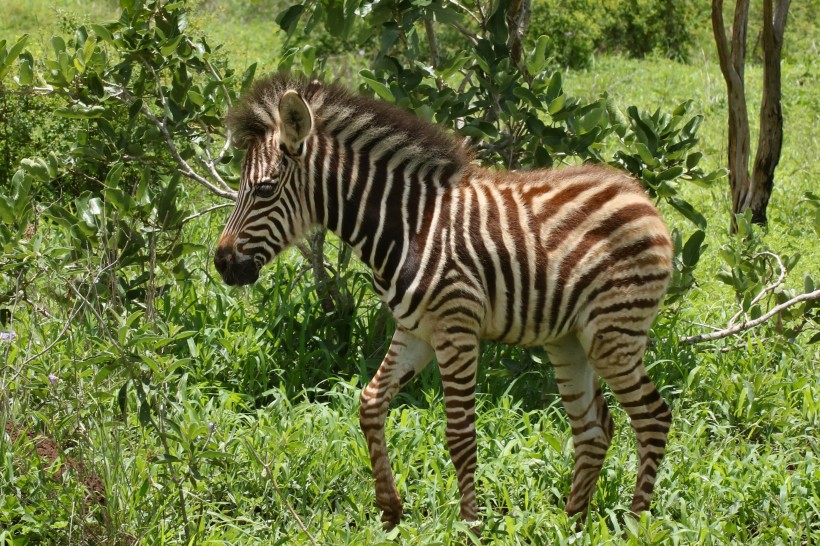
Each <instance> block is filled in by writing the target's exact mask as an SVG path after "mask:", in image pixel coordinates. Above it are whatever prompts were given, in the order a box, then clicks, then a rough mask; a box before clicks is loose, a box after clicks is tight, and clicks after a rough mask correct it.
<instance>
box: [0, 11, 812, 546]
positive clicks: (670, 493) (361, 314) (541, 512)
mask: <svg viewBox="0 0 820 546" xmlns="http://www.w3.org/2000/svg"><path fill="white" fill-rule="evenodd" d="M11 5H12V4H11V3H9V2H5V1H3V2H0V10H3V13H7V14H8V17H7V18H6V19H4V24H6V25H11V26H7V27H2V30H3V33H4V34H3V35H4V36H5V35H7V34H8V33H11V34H16V33H17V30H21V31H28V32H40V30H43V31H56V30H59V28H58V26H59V25H58V22H55V21H53V20H52V19H44V17H46V16H45V15H43V14H47V13H51V11H50V10H51V8H50V7H49V5H50V4H46V3H44V2H39V1H38V2H30V3H29V4H28V5H29V6H30V11H29V12H27V13H25V14H23V15H19V13H20V12H19V11H17V8H14V9H11V8H10V10H6V8H7V6H11ZM15 5H16V4H15ZM60 6H63V7H64V8H65V9H66V10H69V11H70V13H71V15H70V16H71V17H76V18H84V17H97V16H98V15H102V16H106V14H107V13H108V11H107V10H109V9H112V5H111V4H110V3H107V2H105V3H104V2H92V3H89V4H87V5H86V4H82V6H79V5H78V4H76V3H72V2H64V3H63V4H60ZM203 6H205V8H207V7H208V6H211V7H212V8H213V10H214V11H210V12H209V11H208V9H205V8H203V10H202V11H201V12H199V13H200V15H199V16H198V18H197V19H195V20H194V22H193V24H195V25H200V26H201V28H202V30H203V32H205V33H206V34H208V35H210V36H214V37H215V38H217V39H215V40H214V43H216V42H219V41H223V42H224V43H225V44H226V45H225V48H224V54H225V55H226V57H227V58H228V62H231V63H234V64H235V65H236V66H244V65H245V64H247V63H249V62H253V61H261V62H263V63H268V64H267V66H268V67H272V66H273V64H274V60H275V58H276V55H277V51H276V47H278V46H277V40H278V37H277V35H276V33H275V32H273V31H271V28H273V26H272V23H271V22H270V20H269V19H270V18H269V17H267V16H265V17H254V13H255V12H254V11H253V10H258V9H260V6H262V4H260V3H253V2H245V3H243V2H239V1H235V2H230V3H227V4H221V3H206V4H203ZM223 6H225V7H223ZM270 9H272V10H273V8H270ZM243 10H244V11H243ZM274 11H275V10H274ZM31 17H35V18H34V19H31ZM48 17H51V16H50V15H49V16H48ZM52 25H56V26H52ZM795 25H796V26H797V27H799V28H805V27H806V26H809V27H810V28H814V29H815V30H816V22H815V23H813V24H812V23H808V22H806V21H805V20H802V19H801V20H799V21H796V22H795ZM812 25H813V26H812ZM787 33H788V30H787ZM816 59H817V57H816V55H812V53H811V51H807V52H806V53H805V55H801V54H799V53H798V52H794V51H793V52H792V56H791V57H789V58H788V62H787V63H786V65H785V66H784V112H785V115H786V142H785V147H784V154H783V159H782V162H781V166H780V170H779V171H778V173H779V178H778V181H777V182H776V186H775V194H774V196H773V199H772V204H771V214H770V217H771V219H772V225H771V226H770V227H769V229H768V233H767V235H766V240H767V242H768V244H769V245H770V246H771V247H772V248H775V249H780V250H783V251H785V252H794V251H800V252H801V253H803V255H804V256H803V258H802V260H801V261H800V262H799V263H798V266H797V268H796V269H795V270H794V271H792V272H791V276H792V278H793V280H792V281H790V282H793V283H797V282H802V276H803V274H804V273H813V274H815V275H816V272H817V271H820V245H818V244H817V238H816V235H815V234H814V233H813V232H812V231H811V228H810V226H809V225H808V221H807V218H808V209H806V208H804V204H803V203H802V201H801V196H802V193H803V192H804V191H807V190H811V189H813V184H814V182H815V181H816V180H817V174H818V167H817V166H816V165H815V161H814V160H815V155H816V154H815V153H814V152H813V151H814V150H817V149H818V146H817V140H818V133H817V131H818V128H817V127H818V124H817V111H818V100H820V98H818V96H819V95H818V91H817V89H818V86H817V74H818V71H817V60H816ZM759 79H760V73H759V69H758V68H757V67H756V66H753V65H752V66H750V67H749V68H748V71H747V80H748V87H749V89H750V90H752V89H757V88H759ZM565 81H566V86H567V89H568V91H569V92H571V93H574V94H576V95H584V94H588V96H597V95H598V94H599V93H601V92H603V91H607V92H608V93H609V94H610V96H612V97H614V98H615V99H616V100H617V101H618V102H619V103H620V104H623V105H626V104H638V105H640V106H641V107H643V108H646V109H654V108H655V107H663V106H664V105H668V104H675V103H678V102H680V101H681V100H683V99H693V100H695V101H696V103H697V105H698V107H699V108H700V109H701V111H702V112H703V113H704V116H705V121H704V125H703V128H702V135H703V151H704V152H705V153H706V155H707V160H708V161H709V162H710V163H711V166H713V167H718V166H720V165H721V164H722V162H723V156H724V155H725V129H724V127H725V117H726V111H725V99H724V97H723V92H724V88H723V82H722V80H721V79H720V74H719V71H718V69H717V66H716V65H715V64H714V61H713V60H712V57H711V56H710V54H708V53H705V54H704V55H703V58H702V60H701V62H698V63H694V64H692V65H681V64H676V63H674V62H671V61H667V60H660V59H646V60H642V61H634V60H628V59H622V58H600V59H597V60H596V62H595V66H594V67H593V68H592V69H590V70H587V71H583V72H569V73H567V75H566V78H565ZM754 100H755V99H754V97H752V103H751V104H750V111H754V109H755V105H754ZM690 191H691V192H692V193H691V195H689V196H687V197H688V198H690V199H691V200H692V201H694V202H696V203H697V205H698V206H699V208H700V209H701V210H702V211H704V212H705V213H706V215H707V217H708V220H709V225H710V230H709V234H708V240H707V242H708V243H709V244H710V245H711V250H710V251H708V252H707V254H706V256H705V257H704V263H703V267H702V268H701V271H700V273H699V275H700V276H699V279H698V281H699V284H698V286H697V287H696V289H695V290H694V291H693V293H692V296H691V297H690V298H687V300H686V301H685V302H683V303H682V304H680V305H679V306H678V307H676V308H675V309H674V310H667V311H666V312H665V313H664V315H663V316H662V318H661V319H660V320H659V321H658V324H657V325H656V327H655V329H654V337H655V339H656V342H655V343H654V344H653V345H652V346H651V348H650V351H649V353H648V355H647V364H648V367H649V369H650V375H651V376H652V377H653V379H654V380H655V381H656V382H657V384H658V385H659V387H660V389H661V392H662V393H663V395H664V397H665V398H666V399H667V400H668V401H669V402H670V404H671V406H672V408H673V415H674V424H673V428H672V433H671V437H670V444H669V447H668V455H667V457H666V459H665V460H664V462H663V464H662V466H661V471H660V475H659V483H658V493H657V496H656V501H655V504H654V508H653V512H652V513H651V514H644V515H643V516H642V517H641V518H640V519H637V520H635V519H633V518H631V517H628V516H627V511H628V506H629V504H628V503H629V501H630V495H631V493H632V489H633V487H634V481H635V473H636V465H637V461H636V456H635V453H636V449H635V441H634V436H633V434H632V433H631V431H630V429H629V427H628V424H627V419H626V414H625V413H624V412H623V411H622V410H621V409H620V408H618V407H617V405H616V404H614V400H610V402H611V405H612V407H613V417H614V419H615V421H616V423H617V427H618V428H617V432H616V435H615V438H614V441H613V446H612V448H611V450H610V454H609V457H608V459H607V461H606V464H605V466H604V469H603V472H602V478H601V480H600V481H599V483H598V488H597V491H596V494H595V497H594V499H593V504H592V509H591V513H590V517H589V520H588V521H587V523H586V525H585V526H584V527H583V529H582V530H580V531H577V530H576V529H577V527H576V523H577V522H575V521H572V520H569V519H568V518H567V517H566V515H565V514H564V512H563V506H564V503H565V501H566V496H567V493H568V490H569V485H570V481H571V473H572V464H573V459H572V445H571V441H570V439H571V432H570V429H569V425H568V423H567V420H566V417H565V415H564V413H563V411H562V409H561V407H560V403H559V399H558V397H557V394H556V388H555V384H554V380H553V377H552V372H551V370H550V368H549V365H548V363H547V362H546V358H545V356H544V355H543V354H542V353H541V352H538V351H523V350H519V349H508V348H504V347H502V346H498V345H494V344H487V345H486V346H485V348H484V351H483V354H482V366H481V371H480V377H479V387H478V390H479V396H478V404H479V407H478V423H477V424H478V435H479V438H478V445H479V468H478V471H477V475H476V477H477V482H478V486H479V504H480V506H481V507H482V530H483V543H485V544H499V545H508V544H522V545H523V544H528V545H529V544H621V543H626V544H670V543H671V544H736V543H747V544H759V545H771V544H794V545H807V544H816V543H820V440H818V434H817V431H818V430H820V367H818V366H817V364H818V362H820V350H819V349H818V347H817V346H816V345H814V346H811V345H807V344H806V343H805V342H806V338H807V336H805V335H803V336H801V337H799V338H797V339H795V340H792V342H791V345H790V348H789V350H788V351H785V352H784V351H777V352H775V351H774V350H772V348H773V347H775V348H776V346H774V345H772V344H771V343H770V341H769V340H767V339H766V337H765V336H763V335H757V334H755V333H750V334H746V335H744V336H741V337H739V338H737V339H734V340H731V341H728V342H722V343H716V344H714V345H713V346H710V347H697V348H692V347H688V346H684V345H681V344H679V343H677V340H678V339H679V338H681V337H683V336H685V335H687V334H690V333H692V332H694V331H696V330H700V329H701V328H703V327H704V326H702V324H704V323H705V324H712V325H721V324H724V323H725V322H726V321H727V320H728V319H729V317H731V316H732V315H733V314H734V300H733V297H734V296H733V294H732V292H731V291H730V290H729V289H728V288H725V287H723V286H722V285H721V284H720V283H718V281H715V280H714V279H713V274H714V273H715V271H716V270H717V269H718V268H719V266H720V257H719V256H718V253H717V248H718V246H719V245H720V244H721V243H722V242H723V241H724V240H725V238H726V235H725V226H726V225H727V224H728V217H727V211H728V200H727V199H726V197H725V195H726V189H725V188H724V187H722V186H715V187H711V188H705V189H704V188H694V187H693V188H691V190H690ZM669 218H670V221H671V223H673V224H674V223H675V222H677V221H678V220H677V219H675V217H674V215H671V214H670V215H669ZM223 220H224V218H222V217H221V216H220V214H219V213H217V214H215V215H213V216H211V217H203V218H200V219H197V220H195V221H194V222H192V223H191V225H190V226H189V227H188V228H186V231H185V233H184V236H185V237H186V238H187V239H189V240H190V241H191V242H195V243H199V244H201V245H203V248H207V249H212V247H213V241H214V240H215V238H216V237H217V235H218V232H219V229H220V227H221V222H222V221H223ZM42 229H50V228H49V226H43V227H42ZM210 260H211V257H210V253H209V252H205V251H202V252H200V253H199V254H196V255H194V256H192V259H191V262H190V263H189V264H188V265H189V270H190V272H191V273H190V275H189V276H188V277H187V278H185V279H182V280H180V281H177V282H173V283H169V284H168V286H167V287H166V288H165V289H164V291H162V292H161V293H160V294H159V297H158V298H157V300H156V302H155V306H156V308H155V311H154V318H153V320H150V321H149V320H146V319H145V316H144V311H143V310H141V309H140V308H139V306H137V305H133V306H128V305H126V309H125V311H124V312H123V313H122V314H121V315H120V316H113V315H106V316H104V317H98V316H96V315H95V314H94V313H93V312H91V311H90V310H87V311H84V312H82V313H80V314H78V315H77V317H76V319H75V320H73V321H71V322H70V323H68V327H66V320H67V318H68V313H67V310H66V309H64V308H63V307H61V305H62V303H61V302H59V301H54V300H51V299H49V298H50V291H49V290H50V289H49V287H50V283H61V282H68V281H69V280H71V276H70V274H69V273H66V272H59V271H56V272H55V271H51V272H47V273H48V276H47V277H43V278H42V279H40V280H39V281H38V283H37V284H36V286H32V287H29V288H28V289H27V290H29V291H30V292H29V293H28V294H25V296H26V297H29V299H30V300H31V301H35V302H36V303H37V305H39V306H40V307H37V306H34V307H32V306H31V305H30V304H28V303H26V302H25V300H24V299H23V296H19V297H18V299H17V300H15V302H14V307H13V311H14V322H13V325H12V326H13V328H14V329H15V331H16V337H15V338H14V339H12V340H9V341H0V355H2V356H0V358H1V359H2V362H3V366H2V372H0V385H2V387H3V389H4V392H2V393H0V399H2V401H3V404H2V406H0V424H2V425H3V426H4V427H7V428H8V431H12V430H16V431H18V432H17V433H14V434H11V433H10V432H7V433H6V434H4V435H2V438H0V461H1V462H0V465H1V466H0V492H2V494H1V495H0V499H2V500H1V503H0V544H81V543H88V544H95V543H108V544H148V545H152V544H181V543H191V544H225V543H228V544H309V543H310V539H309V537H308V536H307V535H306V534H305V533H304V532H303V531H302V529H301V527H300V526H299V525H298V524H297V522H296V520H295V519H294V516H293V514H292V513H291V512H290V511H289V509H288V507H287V506H286V505H285V503H284V502H283V501H282V498H280V497H279V496H278V495H277V493H276V491H275V489H274V484H275V485H276V487H278V488H279V489H280V490H281V491H282V493H283V494H284V497H285V498H286V499H287V500H288V502H289V504H290V505H291V506H292V508H293V509H294V510H295V512H296V514H298V516H299V517H300V518H301V520H302V521H303V522H304V523H305V525H306V526H307V528H308V530H309V532H310V533H311V535H312V536H314V537H315V538H316V539H317V541H318V542H320V543H322V544H334V545H336V544H355V545H359V544H368V545H377V544H395V543H405V544H427V545H433V544H453V543H465V542H468V541H469V540H470V538H469V537H470V535H469V532H468V530H467V528H466V527H465V526H464V525H463V524H461V523H460V522H459V521H458V492H457V484H456V479H455V474H454V471H453V468H452V464H451V462H450V459H449V454H448V451H447V448H446V444H445V442H444V411H443V408H442V404H441V393H440V388H439V386H438V375H437V370H436V369H435V367H434V366H431V367H429V369H428V370H426V371H425V373H424V374H423V375H422V376H421V377H420V378H418V380H417V381H416V382H414V384H412V385H411V386H409V387H408V388H407V389H406V390H405V391H404V392H403V393H401V394H400V395H399V396H398V397H397V400H396V401H395V402H394V406H393V410H392V411H391V413H390V416H389V418H388V423H387V430H388V440H389V445H390V453H391V457H392V460H393V465H394V470H395V474H396V481H397V484H398V488H399V491H400V493H401V495H402V498H403V499H404V502H405V508H406V517H405V519H404V521H403V523H402V524H401V525H400V526H399V527H398V528H397V529H395V530H394V531H392V532H390V533H385V532H384V531H382V530H381V526H380V524H379V514H378V511H377V509H376V508H375V504H374V498H373V490H372V484H371V476H370V472H369V461H368V455H367V446H366V443H365V441H364V438H363V436H362V434H361V433H360V431H359V425H358V400H357V398H358V394H359V391H360V389H361V387H362V386H363V385H364V384H365V383H366V381H368V380H369V378H370V377H371V375H372V373H373V371H374V370H375V368H376V367H377V366H378V363H379V362H380V359H381V357H382V355H383V353H384V351H385V349H386V346H387V343H388V340H389V335H390V332H391V329H392V324H391V321H390V319H389V317H388V316H387V314H386V313H385V311H384V309H383V308H382V307H381V306H380V304H379V302H378V301H377V300H376V298H375V297H374V296H373V295H372V292H371V291H370V290H369V288H368V285H369V280H368V278H367V275H366V274H365V272H364V271H363V270H361V269H356V268H352V269H348V270H347V271H348V273H346V275H347V276H346V277H345V278H344V279H343V281H344V282H342V283H339V284H340V286H342V287H343V288H344V289H345V290H347V296H348V297H349V300H350V301H351V302H352V303H353V305H351V306H350V307H348V308H343V309H342V308H340V309H336V310H333V311H332V312H327V313H325V312H323V311H321V306H320V303H319V302H318V298H317V287H316V286H314V281H313V279H312V276H311V275H310V274H309V273H307V274H306V273H305V272H304V271H305V267H306V265H307V264H306V263H304V261H303V259H302V258H301V257H300V256H299V255H298V254H296V253H295V252H294V253H290V254H287V255H285V256H283V257H281V258H280V259H279V260H277V261H276V262H275V263H274V264H273V265H272V266H270V267H269V268H267V269H266V270H265V272H264V274H263V276H262V278H261V279H260V281H259V283H258V284H257V285H255V286H253V287H248V288H244V289H231V288H228V287H225V286H223V285H222V284H221V282H219V280H218V279H217V278H215V277H214V272H213V269H212V267H211V266H210ZM51 286H53V285H51ZM101 318H102V319H103V320H100V319H101ZM64 329H65V335H63V336H62V337H60V336H59V334H60V333H61V332H62V331H63V330H64ZM55 340H56V343H55V344H54V345H53V346H52V347H51V348H50V349H49V350H48V351H46V352H45V353H44V354H43V355H42V356H39V357H36V358H33V357H35V356H36V355H37V354H38V353H40V352H42V350H43V349H44V348H45V347H47V346H48V345H49V344H51V343H52V342H54V341H55ZM607 396H608V398H611V397H609V395H607ZM26 431H29V432H30V435H27V434H26ZM12 438H14V440H13V441H12ZM45 438H48V439H51V440H54V441H55V442H56V445H57V446H58V447H59V451H60V454H59V457H58V458H57V459H56V460H55V461H54V462H53V463H50V462H49V463H46V462H44V461H46V459H44V458H43V455H42V453H40V451H42V449H40V448H41V447H42V446H43V445H44V444H43V443H42V441H41V440H42V439H45ZM249 446H250V447H252V448H253V450H254V451H255V452H257V453H259V454H260V456H261V457H262V458H263V459H264V462H265V463H266V464H267V465H268V468H270V470H271V472H270V473H267V472H266V471H265V472H263V471H264V467H263V466H262V465H260V464H259V462H258V461H256V459H255V458H254V456H253V455H252V453H251V451H250V448H249ZM71 461H74V462H75V463H77V462H81V463H82V465H83V467H84V468H85V470H84V471H83V470H80V467H79V466H78V465H77V464H73V465H72V464H71ZM59 468H64V469H65V471H64V472H62V473H57V471H58V469H59ZM91 474H93V475H94V476H97V477H99V479H100V480H101V482H102V484H103V486H104V498H105V502H104V503H100V502H98V499H97V500H95V499H94V498H93V497H92V496H91V495H90V494H89V490H88V489H87V487H86V486H85V485H84V484H83V480H84V479H85V478H87V477H88V476H89V475H91Z"/></svg>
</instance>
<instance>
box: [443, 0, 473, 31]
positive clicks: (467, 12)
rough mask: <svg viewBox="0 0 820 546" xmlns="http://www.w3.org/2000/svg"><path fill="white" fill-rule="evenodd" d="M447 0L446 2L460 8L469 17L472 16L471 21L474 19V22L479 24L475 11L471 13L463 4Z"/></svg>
mask: <svg viewBox="0 0 820 546" xmlns="http://www.w3.org/2000/svg"><path fill="white" fill-rule="evenodd" d="M447 2H448V3H449V4H453V5H454V6H456V7H457V8H458V9H460V10H461V11H463V12H464V13H466V14H467V15H469V16H470V17H472V18H473V21H475V22H476V23H478V24H479V25H480V24H481V19H480V18H479V17H478V15H476V14H475V13H473V12H472V11H470V10H469V9H468V8H467V6H465V5H464V4H460V3H458V2H456V1H455V0H447ZM480 7H481V6H479V9H480Z"/></svg>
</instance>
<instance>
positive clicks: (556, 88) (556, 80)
mask: <svg viewBox="0 0 820 546" xmlns="http://www.w3.org/2000/svg"><path fill="white" fill-rule="evenodd" d="M562 85H563V84H562V82H561V72H559V71H557V70H556V71H555V72H553V73H552V77H551V78H550V83H549V85H548V86H547V95H546V97H544V102H552V101H553V100H554V99H555V98H556V97H558V95H560V94H561V86H562Z"/></svg>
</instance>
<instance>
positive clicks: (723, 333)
mask: <svg viewBox="0 0 820 546" xmlns="http://www.w3.org/2000/svg"><path fill="white" fill-rule="evenodd" d="M816 299H820V290H815V291H814V292H806V293H805V294H800V295H799V296H796V297H794V298H792V299H790V300H789V301H786V302H783V303H781V304H780V305H777V306H775V307H772V308H771V309H770V310H769V312H768V313H766V314H765V315H761V316H760V317H758V318H756V319H754V320H749V321H744V322H742V323H741V324H736V325H734V326H732V327H729V328H724V329H723V330H718V331H717V332H712V333H709V334H698V335H696V336H688V337H683V338H680V339H679V340H678V343H684V344H686V345H695V344H697V343H703V342H704V341H714V340H716V339H723V338H724V337H729V336H732V335H735V334H738V333H740V332H745V331H746V330H751V329H752V328H754V327H756V326H759V325H761V324H763V323H764V322H766V321H767V320H769V319H770V318H772V317H773V316H775V315H776V314H778V313H779V312H781V311H783V310H784V309H787V308H788V307H791V306H792V305H796V304H798V303H800V302H804V301H812V300H816Z"/></svg>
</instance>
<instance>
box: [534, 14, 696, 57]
mask: <svg viewBox="0 0 820 546" xmlns="http://www.w3.org/2000/svg"><path fill="white" fill-rule="evenodd" d="M704 13H705V12H704V10H703V8H702V6H700V5H699V4H698V3H697V2H694V1H692V0H685V1H679V2H666V1H663V0H605V1H604V2H595V1H593V0H571V1H569V2H560V1H558V0H545V1H541V2H533V3H532V19H531V21H530V30H529V33H528V34H529V40H528V42H529V44H530V46H531V47H532V46H534V45H535V42H536V40H537V39H538V37H539V36H542V35H543V36H546V37H547V47H546V55H547V58H549V59H550V60H551V61H552V63H554V64H556V65H558V66H563V67H571V68H586V67H588V66H589V65H590V64H591V63H592V61H593V57H594V55H595V54H596V53H598V54H600V53H608V54H616V53H617V54H624V55H627V56H630V57H637V58H642V57H645V56H647V55H660V56H663V57H667V58H670V59H675V60H677V61H683V62H686V61H689V60H690V58H691V54H692V50H693V49H694V46H695V39H696V30H697V28H698V26H699V25H700V24H702V23H701V21H702V20H703V15H704Z"/></svg>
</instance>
